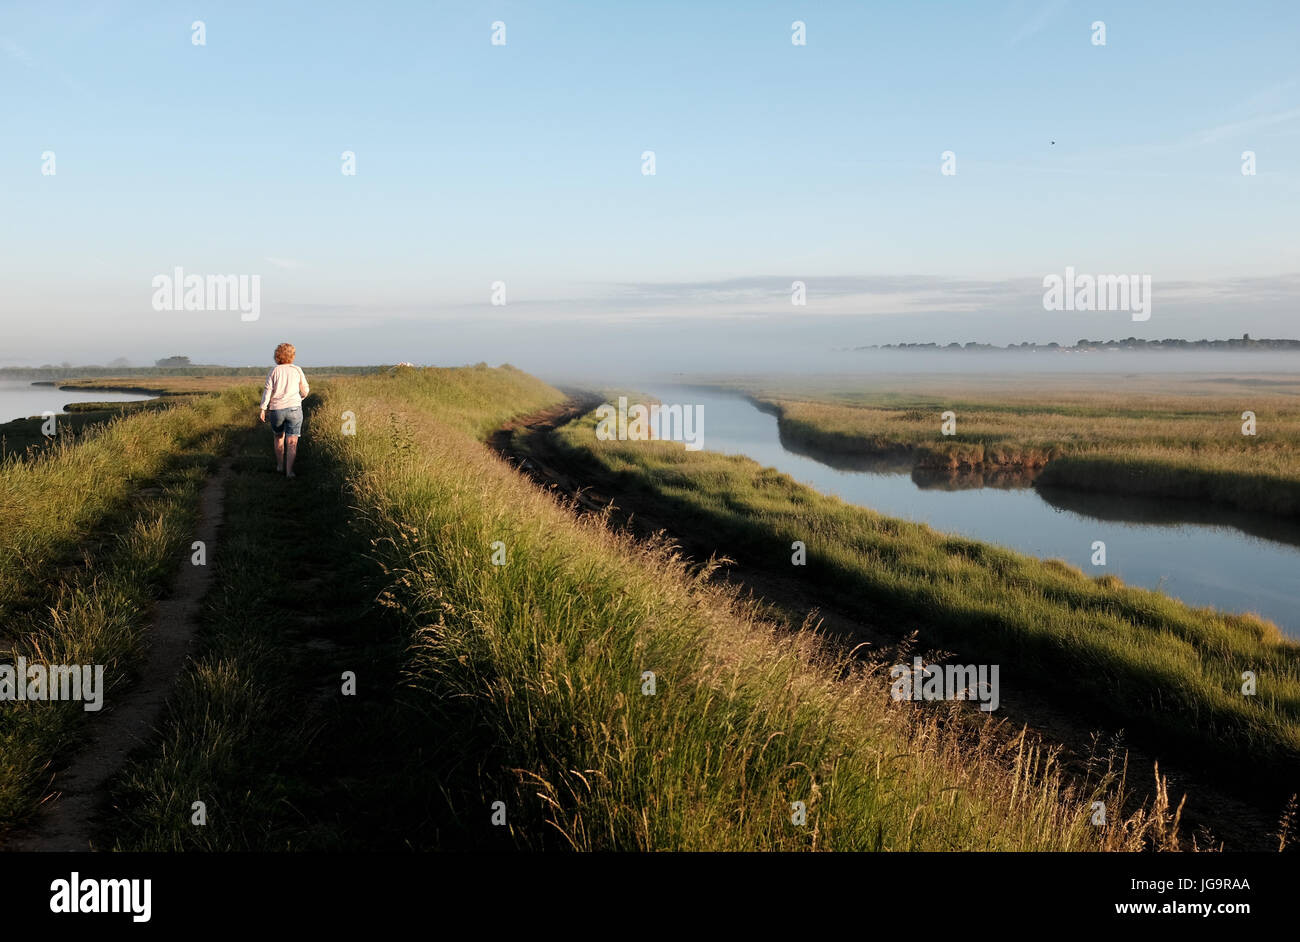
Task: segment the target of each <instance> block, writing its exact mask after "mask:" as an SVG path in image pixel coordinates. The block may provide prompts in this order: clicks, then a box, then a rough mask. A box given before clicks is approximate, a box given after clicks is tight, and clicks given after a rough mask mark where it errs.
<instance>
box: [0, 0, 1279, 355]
mask: <svg viewBox="0 0 1300 942" xmlns="http://www.w3.org/2000/svg"><path fill="white" fill-rule="evenodd" d="M195 20H202V21H203V23H204V25H205V30H206V45H204V46H195V45H193V44H192V42H191V23H192V22H193V21H195ZM497 20H500V21H503V22H504V23H505V24H506V45H504V46H493V45H492V44H491V42H490V37H491V32H492V23H493V21H497ZM795 20H802V21H803V22H805V23H806V24H807V45H806V46H794V45H792V44H791V42H790V36H791V23H792V22H793V21H795ZM1097 20H1101V21H1103V22H1104V23H1105V26H1106V45H1105V46H1104V47H1099V46H1095V45H1093V44H1092V42H1091V36H1092V30H1091V24H1092V23H1093V22H1094V21H1097ZM1297 48H1300V4H1295V3H1290V2H1275V3H1249V2H1246V3H1231V4H1228V3H1222V4H1219V3H1213V4H1211V3H1191V2H1177V3H1157V2H1150V3H1141V4H1134V3H1119V2H1084V0H1032V2H1031V0H1023V2H1021V0H1014V2H999V3H986V4H984V3H981V4H976V3H959V2H954V3H940V2H930V3H927V2H914V3H891V4H863V3H827V2H815V3H813V2H781V3H743V4H741V3H655V4H627V5H622V4H611V5H597V4H586V3H538V2H534V3H521V2H505V3H428V2H425V3H396V2H394V3H383V2H377V3H372V4H357V3H231V2H220V3H216V2H206V3H205V2H197V3H196V2H187V3H183V4H179V3H147V2H130V3H127V2H123V3H107V2H103V3H58V4H50V3H27V2H19V3H3V4H0V87H3V88H4V92H3V97H2V98H0V179H3V180H4V186H3V187H0V218H3V220H4V225H3V227H0V254H2V256H3V262H0V266H2V267H0V271H2V272H3V277H4V285H5V291H4V292H3V295H4V296H3V297H0V316H2V317H3V322H4V325H5V329H4V333H5V337H6V343H5V344H4V345H3V349H0V362H3V363H27V362H47V361H53V362H58V361H61V360H65V359H66V360H71V361H73V362H90V361H95V360H98V361H104V360H107V359H111V358H112V357H116V356H126V357H129V358H131V359H132V360H133V361H134V362H139V363H147V362H151V361H152V360H153V359H154V358H156V357H159V356H163V355H167V354H171V353H186V354H188V355H190V356H191V357H192V358H193V359H195V360H203V361H207V362H232V363H246V362H253V363H256V362H262V361H263V360H265V359H266V358H267V353H268V351H269V349H270V347H271V346H274V343H275V342H277V341H278V340H279V339H282V338H291V339H293V340H294V342H295V343H297V344H298V345H299V347H300V349H302V350H303V353H304V359H305V361H307V362H315V363H324V362H353V361H355V362H393V361H396V360H413V361H416V362H463V361H476V360H488V361H490V362H499V361H501V360H507V359H510V360H512V361H513V362H516V363H519V364H520V365H524V366H530V367H533V368H542V367H544V366H545V365H546V364H548V363H550V362H555V363H557V364H562V363H565V362H579V361H584V360H589V359H591V358H592V357H597V358H604V359H607V360H608V361H609V362H610V363H611V364H613V363H615V362H617V361H618V360H619V358H620V357H623V358H624V359H626V358H627V356H628V350H629V348H631V349H635V350H637V351H638V354H637V356H640V357H644V356H646V355H647V352H650V353H653V354H654V355H656V356H660V355H661V356H662V357H663V358H664V360H665V362H667V361H669V360H671V359H672V351H673V350H674V349H675V348H676V347H680V345H682V344H684V343H685V344H690V343H695V344H697V345H698V346H699V349H697V351H696V352H697V354H698V353H699V351H700V350H714V351H715V352H716V355H717V357H718V358H719V359H720V360H722V359H725V357H726V356H727V353H728V351H731V350H735V349H738V348H739V347H742V346H745V347H753V348H755V349H760V348H761V349H770V350H771V351H772V352H773V355H779V354H780V352H781V351H782V350H784V349H788V347H789V345H791V344H797V345H802V346H806V347H807V348H809V349H813V348H817V349H823V348H826V347H828V346H844V345H851V344H859V343H886V342H891V341H928V340H935V341H943V342H946V341H948V340H960V341H966V340H981V341H992V342H998V343H1005V342H1009V341H1019V340H1023V339H1029V340H1038V341H1041V342H1047V341H1050V340H1057V341H1072V340H1074V339H1076V338H1078V337H1080V336H1097V337H1108V336H1129V335H1131V334H1136V335H1138V336H1149V337H1165V336H1191V337H1200V336H1232V335H1239V334H1240V333H1242V332H1243V331H1246V330H1249V331H1250V332H1252V334H1254V335H1256V336H1266V335H1271V336H1296V335H1300V329H1298V328H1300V325H1297V324H1296V313H1297V305H1296V300H1297V297H1298V296H1300V291H1298V290H1297V289H1298V287H1300V263H1298V262H1297V259H1300V235H1298V234H1297V233H1298V232H1300V228H1298V227H1297V213H1296V210H1297V205H1300V59H1298V57H1297V55H1296V50H1297ZM1050 141H1055V142H1056V143H1055V145H1052V144H1050V143H1049V142H1050ZM345 150H350V151H353V152H354V153H355V154H356V167H357V172H356V175H355V176H345V175H343V174H342V173H341V172H340V166H341V154H342V152H343V151H345ZM645 150H653V151H654V152H655V155H656V174H655V175H654V176H644V175H643V174H642V173H641V154H642V152H643V151H645ZM945 150H952V151H954V152H955V154H956V161H957V173H956V175H955V176H944V175H942V174H941V173H940V172H939V170H940V162H941V157H940V155H941V154H942V152H943V151H945ZM1243 150H1253V151H1255V153H1256V155H1257V165H1258V172H1257V174H1256V175H1255V176H1251V177H1247V176H1243V175H1242V174H1241V169H1240V168H1241V152H1242V151H1243ZM45 151H53V152H54V153H55V155H56V162H57V173H56V174H55V175H53V176H47V175H42V173H41V167H42V158H41V155H42V153H43V152H45ZM1067 265H1069V266H1073V267H1074V268H1075V269H1076V270H1078V271H1084V272H1088V271H1092V272H1107V273H1147V274H1150V275H1151V276H1152V280H1153V285H1154V288H1153V292H1154V299H1155V300H1154V304H1153V316H1152V319H1151V320H1150V321H1148V322H1146V323H1142V324H1135V323H1131V321H1130V319H1129V318H1128V316H1127V315H1126V314H1123V313H1115V312H1109V313H1105V312H1092V313H1089V314H1082V315H1081V314H1077V313H1074V314H1065V313H1063V312H1047V311H1044V310H1043V309H1042V304H1041V295H1042V290H1043V289H1042V287H1041V279H1042V278H1043V276H1044V275H1046V274H1049V273H1060V272H1063V271H1064V269H1065V266H1067ZM176 266H183V267H184V269H185V270H186V271H187V272H198V273H220V274H228V273H246V274H258V275H260V276H261V279H262V308H261V314H260V317H259V319H258V320H257V321H256V322H252V323H241V322H240V320H239V317H238V315H237V314H235V315H231V314H228V313H223V312H169V311H164V312H159V311H155V310H153V308H152V306H151V304H150V300H151V297H152V289H151V287H150V279H151V278H152V277H153V276H155V275H157V274H160V273H167V272H170V271H172V269H173V268H174V267H176ZM795 279H799V280H803V281H804V282H805V283H806V284H807V286H808V304H807V306H805V307H794V306H792V305H791V304H790V283H791V281H792V280H795ZM498 280H501V281H504V282H505V283H506V286H507V289H506V290H507V302H508V303H507V304H506V305H505V306H504V307H494V306H492V305H491V304H490V303H489V297H490V286H491V283H492V282H494V281H498ZM741 333H743V334H744V335H745V337H746V340H745V342H744V343H743V344H742V343H739V342H738V341H737V337H738V335H739V334H741ZM268 344H269V346H268ZM575 344H578V345H579V346H583V345H585V349H583V350H581V351H578V352H575V350H574V345H575ZM264 347H265V348H266V349H265V350H264V349H263V348H264ZM308 351H310V352H311V354H312V355H310V356H308ZM702 357H703V360H704V361H706V362H707V360H708V355H707V354H703V355H702ZM697 359H699V357H697ZM719 365H724V364H722V363H721V362H720V364H719Z"/></svg>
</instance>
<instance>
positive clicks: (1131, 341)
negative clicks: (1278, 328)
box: [853, 334, 1300, 353]
mask: <svg viewBox="0 0 1300 942" xmlns="http://www.w3.org/2000/svg"><path fill="white" fill-rule="evenodd" d="M853 349H854V350H998V351H1003V350H1030V351H1034V350H1052V351H1055V352H1060V353H1086V352H1087V351H1089V350H1300V340H1268V339H1263V340H1252V339H1251V336H1250V334H1245V335H1243V336H1242V337H1241V338H1240V339H1233V340H1176V339H1173V338H1166V339H1165V340H1142V339H1141V338H1139V337H1126V338H1125V339H1124V340H1080V341H1079V342H1078V343H1076V344H1074V345H1073V346H1062V345H1061V344H1059V343H1047V344H1037V343H1031V342H1029V341H1025V342H1024V343H1009V344H1007V345H1006V346H1005V347H999V346H997V345H996V344H991V343H975V342H974V341H971V342H970V343H949V344H941V343H887V344H883V345H882V344H871V345H870V346H866V347H854V348H853Z"/></svg>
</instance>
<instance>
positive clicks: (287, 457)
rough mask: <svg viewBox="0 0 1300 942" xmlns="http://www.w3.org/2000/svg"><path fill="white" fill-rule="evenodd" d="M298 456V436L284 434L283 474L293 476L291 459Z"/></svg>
mask: <svg viewBox="0 0 1300 942" xmlns="http://www.w3.org/2000/svg"><path fill="white" fill-rule="evenodd" d="M297 457H298V436H297V435H286V436H284V476H285V477H287V478H291V477H293V459H294V458H297Z"/></svg>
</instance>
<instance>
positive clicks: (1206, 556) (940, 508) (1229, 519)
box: [645, 386, 1300, 638]
mask: <svg viewBox="0 0 1300 942" xmlns="http://www.w3.org/2000/svg"><path fill="white" fill-rule="evenodd" d="M645 392H646V393H647V394H648V395H651V396H653V397H654V398H656V399H658V400H660V401H662V402H665V403H683V404H690V405H695V404H699V405H703V406H704V436H703V444H704V447H705V449H707V450H709V451H716V452H722V453H726V454H739V455H746V456H748V457H750V458H752V459H754V460H755V461H757V462H758V463H759V464H762V465H765V466H768V467H772V468H776V469H777V470H778V471H783V472H785V473H786V474H788V475H790V476H791V477H792V478H794V479H795V480H797V481H800V482H802V483H804V484H807V485H808V486H810V487H813V488H815V489H816V490H818V491H821V492H822V493H825V494H833V495H835V496H836V497H839V498H841V499H842V500H845V501H847V502H849V503H853V504H858V505H861V506H863V507H870V508H871V509H872V510H875V511H877V512H879V513H882V514H886V515H888V516H891V517H901V518H904V519H907V520H916V521H920V522H922V523H926V524H929V525H930V526H931V527H933V528H935V529H936V530H942V531H944V532H947V533H955V534H960V535H962V536H966V537H969V538H971V539H977V540H982V541H985V542H988V543H996V544H998V545H1000V546H1006V547H1010V548H1012V549H1015V550H1018V551H1020V552H1022V553H1026V554H1028V555H1031V556H1037V557H1040V558H1044V559H1062V560H1065V561H1066V562H1068V563H1070V564H1072V565H1074V566H1077V567H1079V568H1080V569H1082V570H1083V571H1084V572H1085V573H1088V574H1089V575H1102V574H1104V573H1114V574H1115V575H1117V576H1119V577H1120V578H1122V579H1123V580H1124V581H1125V582H1128V583H1130V584H1132V585H1140V586H1145V587H1146V588H1150V589H1158V590H1160V591H1162V592H1165V593H1167V594H1169V595H1172V596H1174V597H1175V598H1178V599H1181V600H1183V601H1184V602H1186V603H1188V604H1189V605H1197V606H1200V605H1208V606H1213V607H1215V608H1218V609H1222V610H1225V611H1233V612H1246V611H1250V612H1256V613H1258V614H1259V615H1261V616H1263V617H1265V618H1267V619H1269V620H1271V621H1273V622H1275V623H1276V624H1277V625H1278V626H1279V627H1281V628H1282V630H1283V631H1284V632H1285V633H1287V634H1288V635H1289V636H1291V637H1293V638H1300V578H1298V576H1300V525H1297V524H1294V523H1291V522H1288V521H1281V520H1276V519H1273V518H1269V517H1263V516H1260V515H1251V514H1245V513H1241V512H1235V511H1230V510H1219V509H1215V508H1210V507H1205V506H1203V505H1201V504H1197V503H1195V502H1192V501H1177V500H1151V499H1138V498H1131V497H1126V496H1125V495H1093V494H1087V493H1083V492H1079V491H1067V490H1063V489H1055V490H1051V491H1040V490H1039V489H1037V488H1034V487H1030V486H1027V485H1024V484H1022V485H1021V486H1014V484H1015V482H1014V479H1013V480H1012V481H1011V482H1010V484H1011V486H979V484H978V482H979V480H980V479H979V478H978V477H971V476H965V477H952V476H950V477H941V476H914V475H913V473H912V472H911V471H910V469H901V470H900V469H898V468H897V466H896V467H895V469H892V470H880V466H879V464H876V465H875V467H873V468H870V469H868V468H866V467H853V466H852V464H851V462H847V461H845V459H844V458H843V457H838V458H837V457H833V456H829V455H825V456H815V455H811V454H808V453H806V452H805V453H802V454H801V453H799V452H797V451H795V450H793V449H792V448H791V447H788V446H787V445H786V444H785V443H783V442H782V440H781V436H780V433H779V431H778V428H777V420H776V417H775V416H773V415H770V414H768V413H766V412H763V411H761V410H759V409H758V408H757V407H756V406H755V405H754V404H753V403H751V402H750V401H749V400H747V399H745V398H743V397H741V396H735V395H730V394H726V393H717V392H712V391H705V390H701V389H699V388H697V387H690V388H679V387H670V386H658V387H654V388H650V389H646V390H645ZM828 462H833V463H834V464H835V465H836V467H832V466H831V464H830V463H828ZM861 464H862V465H866V464H868V463H867V462H862V463H861ZM1001 483H1002V484H1004V485H1005V484H1008V482H1007V481H1006V480H1003V481H1002V482H1001ZM1098 540H1100V541H1102V542H1104V543H1105V544H1106V565H1105V566H1094V565H1092V556H1093V543H1094V542H1095V541H1098Z"/></svg>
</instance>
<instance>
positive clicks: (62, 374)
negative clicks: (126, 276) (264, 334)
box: [0, 364, 388, 380]
mask: <svg viewBox="0 0 1300 942" xmlns="http://www.w3.org/2000/svg"><path fill="white" fill-rule="evenodd" d="M387 368H388V367H386V366H311V367H308V369H310V370H312V372H314V373H377V372H379V371H380V370H384V369H387ZM268 369H270V364H267V365H266V366H203V365H202V364H191V365H190V366H49V365H46V366H4V367H0V379H30V380H42V379H52V380H59V379H90V378H92V377H96V376H259V377H260V376H265V375H266V371H267V370H268Z"/></svg>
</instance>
